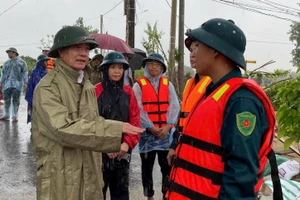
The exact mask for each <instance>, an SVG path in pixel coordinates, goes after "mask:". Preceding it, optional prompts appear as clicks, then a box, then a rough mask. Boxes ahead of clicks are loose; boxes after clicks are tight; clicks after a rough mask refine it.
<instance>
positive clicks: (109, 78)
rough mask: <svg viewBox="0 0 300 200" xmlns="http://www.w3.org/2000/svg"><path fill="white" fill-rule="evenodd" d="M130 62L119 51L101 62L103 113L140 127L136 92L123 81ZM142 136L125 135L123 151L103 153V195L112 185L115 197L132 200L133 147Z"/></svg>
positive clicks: (98, 94)
mask: <svg viewBox="0 0 300 200" xmlns="http://www.w3.org/2000/svg"><path fill="white" fill-rule="evenodd" d="M128 67H129V65H128V62H127V61H126V60H125V58H124V56H123V55H122V54H121V53H119V52H110V53H108V54H107V55H106V56H105V57H104V60H103V62H102V64H101V65H100V71H101V72H102V75H103V80H102V82H101V83H99V84H97V85H96V86H95V90H96V97H97V101H98V108H99V114H100V116H102V117H104V118H105V119H113V120H117V121H121V122H128V123H130V124H131V125H134V126H140V110H139V107H138V103H137V100H136V98H135V95H134V92H133V90H132V89H131V87H130V86H129V85H126V84H124V83H123V80H124V71H125V70H126V69H128ZM139 139H140V136H139V135H129V134H128V135H124V136H123V140H122V144H121V149H120V151H119V152H110V153H107V154H105V153H104V154H102V163H103V180H104V187H103V196H104V199H106V192H107V189H108V188H109V190H110V197H111V198H110V199H111V200H129V188H128V187H129V163H130V158H131V150H132V149H133V148H134V147H135V145H136V144H137V143H138V141H139Z"/></svg>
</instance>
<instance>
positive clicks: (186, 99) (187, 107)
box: [167, 38, 211, 165]
mask: <svg viewBox="0 0 300 200" xmlns="http://www.w3.org/2000/svg"><path fill="white" fill-rule="evenodd" d="M185 46H186V48H187V49H188V50H189V51H190V64H191V67H192V68H193V69H195V53H194V52H195V51H194V50H195V48H196V43H195V41H193V40H191V39H190V38H186V39H185ZM210 83H211V79H210V78H209V77H208V76H199V75H198V74H197V73H196V74H195V76H194V77H192V78H190V79H189V80H188V81H187V82H186V85H185V88H184V91H183V95H182V103H181V110H180V114H179V123H178V124H177V129H176V131H175V132H174V135H173V141H172V143H171V146H170V150H169V153H168V156H167V159H168V163H169V165H171V162H172V158H173V156H174V153H175V148H176V144H177V140H178V136H179V134H180V133H181V132H182V130H183V127H184V124H185V122H186V119H187V116H188V114H189V112H190V111H191V109H192V108H193V106H194V104H195V103H196V102H197V100H198V99H199V98H201V97H202V96H203V95H204V94H205V90H206V87H207V86H208V85H209V84H210Z"/></svg>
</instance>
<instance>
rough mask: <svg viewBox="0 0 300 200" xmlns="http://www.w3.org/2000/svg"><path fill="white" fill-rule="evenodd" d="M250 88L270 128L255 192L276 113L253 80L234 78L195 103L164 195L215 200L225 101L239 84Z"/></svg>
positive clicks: (184, 199)
mask: <svg viewBox="0 0 300 200" xmlns="http://www.w3.org/2000/svg"><path fill="white" fill-rule="evenodd" d="M242 85H243V86H245V87H247V88H248V89H249V90H251V91H252V92H253V93H254V94H255V95H256V96H257V97H258V98H259V99H260V100H261V102H262V103H263V105H264V108H265V110H266V113H267V118H268V122H269V129H268V131H267V132H266V133H265V135H264V138H263V140H262V145H261V148H260V151H259V155H258V156H259V162H260V169H259V171H258V174H257V177H258V178H259V179H258V182H257V183H256V185H255V188H254V191H255V192H258V191H259V189H260V187H261V185H262V182H263V179H262V177H261V174H262V173H263V171H264V169H265V166H266V163H267V160H268V155H269V152H271V151H272V142H273V138H274V128H275V113H274V110H273V107H272V104H271V103H270V101H269V99H268V97H267V95H266V94H265V93H264V91H263V90H262V89H261V88H260V87H259V86H258V85H257V84H256V83H255V82H254V81H251V80H247V79H242V78H233V79H230V80H228V81H227V82H225V83H224V84H223V85H221V86H220V87H219V88H218V89H216V90H215V91H214V92H213V93H212V94H210V95H209V96H208V97H207V98H202V99H201V100H200V101H198V102H197V105H195V107H194V108H193V110H192V111H191V113H190V114H189V116H188V118H187V122H186V125H185V126H184V130H183V134H182V135H181V136H180V137H179V144H178V146H177V148H176V151H175V155H176V158H175V161H174V166H173V168H172V171H171V174H170V187H169V191H168V193H167V197H168V199H170V200H190V199H192V200H196V199H201V200H214V199H217V198H218V194H219V191H220V187H221V181H222V175H223V172H224V164H225V163H224V161H225V160H224V152H225V153H226V151H225V150H224V149H223V148H222V144H221V136H220V130H221V127H222V125H223V116H224V110H225V108H226V103H227V101H228V99H229V98H230V96H231V95H232V93H233V92H235V91H236V90H237V89H238V88H240V87H241V86H242Z"/></svg>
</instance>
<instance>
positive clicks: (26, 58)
mask: <svg viewBox="0 0 300 200" xmlns="http://www.w3.org/2000/svg"><path fill="white" fill-rule="evenodd" d="M20 57H21V58H22V59H23V60H24V61H25V62H26V63H27V68H28V75H29V76H30V74H31V71H32V69H33V68H34V67H35V65H36V59H35V58H32V57H30V56H20Z"/></svg>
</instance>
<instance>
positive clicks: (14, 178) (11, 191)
mask: <svg viewBox="0 0 300 200" xmlns="http://www.w3.org/2000/svg"><path fill="white" fill-rule="evenodd" d="M26 106H27V104H26V101H25V100H24V96H22V97H21V105H20V111H19V122H17V123H15V122H12V121H0V200H25V199H26V200H35V158H34V154H33V150H32V145H31V141H30V125H27V124H26V117H27V114H26V112H27V110H26ZM2 109H3V106H0V110H1V111H0V113H1V112H2ZM153 179H154V188H155V191H156V193H155V200H158V199H162V197H161V192H160V190H161V189H160V188H161V175H160V169H159V166H158V164H157V162H156V164H155V167H154V175H153ZM130 199H131V200H142V199H146V198H144V197H143V192H142V183H141V170H140V157H139V155H138V154H133V156H132V161H131V166H130Z"/></svg>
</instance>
